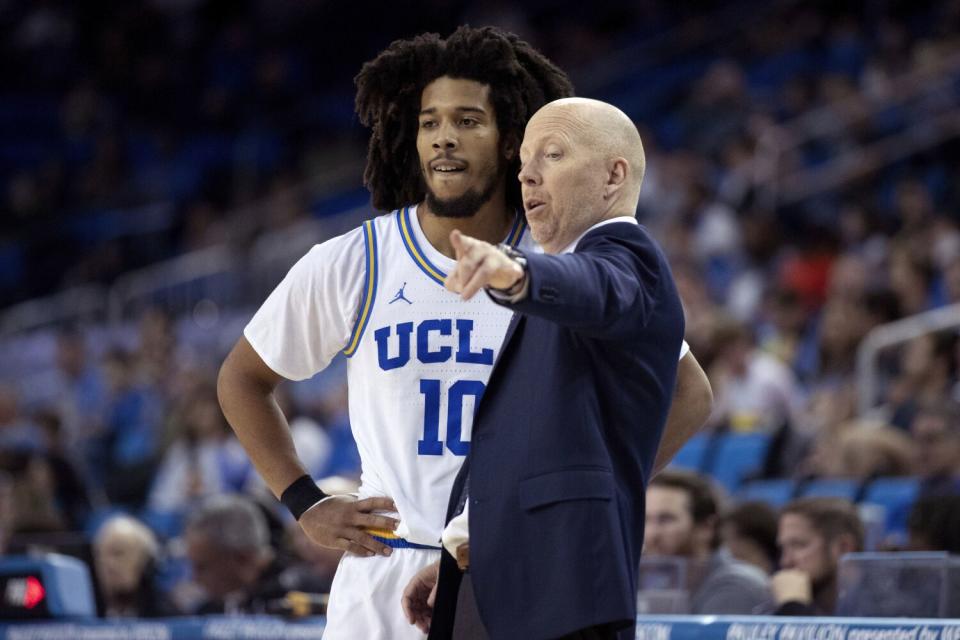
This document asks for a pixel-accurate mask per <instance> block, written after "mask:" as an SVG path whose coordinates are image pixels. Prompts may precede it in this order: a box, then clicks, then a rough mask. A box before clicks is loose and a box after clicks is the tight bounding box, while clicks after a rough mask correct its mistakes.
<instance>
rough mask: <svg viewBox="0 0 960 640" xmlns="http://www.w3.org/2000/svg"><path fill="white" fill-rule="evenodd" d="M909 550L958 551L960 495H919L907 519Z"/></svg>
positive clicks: (959, 549) (954, 552) (958, 552)
mask: <svg viewBox="0 0 960 640" xmlns="http://www.w3.org/2000/svg"><path fill="white" fill-rule="evenodd" d="M907 530H908V532H909V539H908V542H907V550H909V551H947V552H949V553H953V554H960V495H932V496H926V497H923V498H920V499H919V500H917V502H916V503H915V504H914V505H913V509H912V510H911V511H910V518H909V519H908V521H907Z"/></svg>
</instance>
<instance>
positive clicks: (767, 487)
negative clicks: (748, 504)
mask: <svg viewBox="0 0 960 640" xmlns="http://www.w3.org/2000/svg"><path fill="white" fill-rule="evenodd" d="M795 490H796V483H795V482H794V481H793V480H791V479H790V478H778V479H776V480H754V481H753V482H748V483H746V484H745V485H743V486H742V487H740V491H738V492H737V497H738V498H739V499H740V500H758V501H760V502H766V503H767V504H769V505H770V506H771V507H774V508H779V507H782V506H783V505H784V504H786V503H787V502H789V501H790V499H791V498H793V493H794V491H795Z"/></svg>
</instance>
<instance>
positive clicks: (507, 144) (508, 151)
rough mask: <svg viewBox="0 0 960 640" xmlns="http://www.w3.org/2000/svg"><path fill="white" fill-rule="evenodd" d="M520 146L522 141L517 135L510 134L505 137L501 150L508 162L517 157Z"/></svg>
mask: <svg viewBox="0 0 960 640" xmlns="http://www.w3.org/2000/svg"><path fill="white" fill-rule="evenodd" d="M519 148H520V141H519V139H517V136H516V135H514V134H510V135H508V136H505V137H504V139H503V144H502V145H501V151H502V152H503V157H504V158H505V159H506V161H507V162H510V161H511V160H513V159H514V158H516V157H517V149H519Z"/></svg>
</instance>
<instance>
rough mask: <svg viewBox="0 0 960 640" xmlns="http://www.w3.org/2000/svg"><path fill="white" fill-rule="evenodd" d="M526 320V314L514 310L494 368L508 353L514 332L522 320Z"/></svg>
mask: <svg viewBox="0 0 960 640" xmlns="http://www.w3.org/2000/svg"><path fill="white" fill-rule="evenodd" d="M525 320H526V316H524V315H523V314H522V313H516V312H514V314H513V317H512V318H510V324H508V325H507V334H506V335H505V336H503V343H502V344H501V345H500V353H498V354H497V359H496V361H495V362H494V363H493V368H494V369H496V368H497V362H500V358H502V357H503V354H504V353H506V351H507V347H508V346H509V345H510V340H512V339H513V334H515V333H516V332H517V327H519V326H520V323H521V322H524V321H525Z"/></svg>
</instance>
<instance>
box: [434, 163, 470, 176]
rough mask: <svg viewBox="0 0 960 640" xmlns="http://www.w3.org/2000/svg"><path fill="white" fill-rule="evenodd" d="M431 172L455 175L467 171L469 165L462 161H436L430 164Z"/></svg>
mask: <svg viewBox="0 0 960 640" xmlns="http://www.w3.org/2000/svg"><path fill="white" fill-rule="evenodd" d="M430 170H431V171H433V172H434V173H438V174H440V175H453V174H456V173H463V172H464V171H466V170H467V163H466V162H463V161H462V160H447V159H444V160H434V161H433V162H431V163H430Z"/></svg>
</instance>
